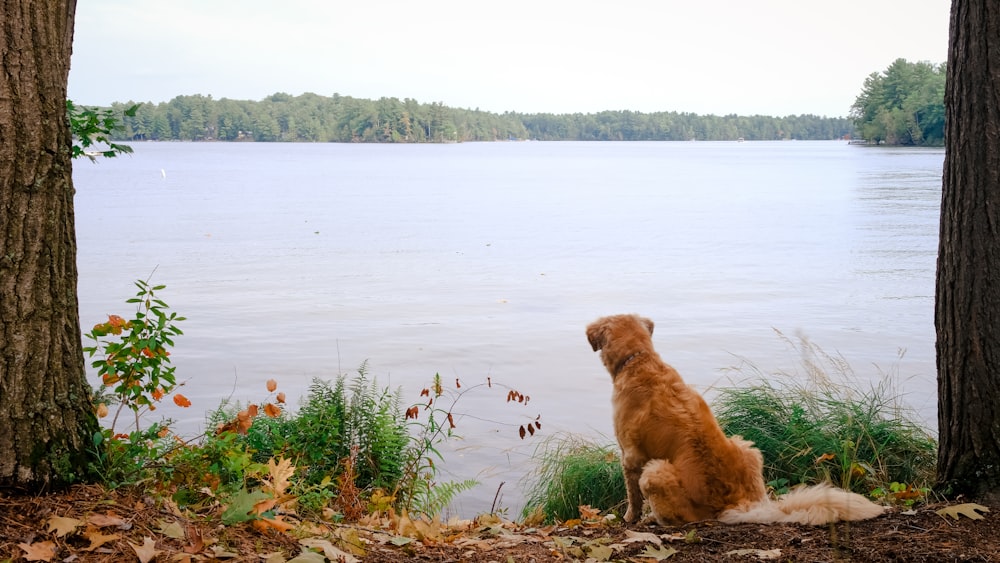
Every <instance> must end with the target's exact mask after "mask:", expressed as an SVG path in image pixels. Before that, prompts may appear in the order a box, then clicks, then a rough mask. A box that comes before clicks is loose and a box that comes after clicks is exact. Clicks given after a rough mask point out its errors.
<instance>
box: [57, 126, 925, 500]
mask: <svg viewBox="0 0 1000 563" xmlns="http://www.w3.org/2000/svg"><path fill="white" fill-rule="evenodd" d="M133 146H134V148H135V154H134V155H133V156H130V157H123V158H116V159H111V160H104V161H101V162H100V163H98V164H90V163H88V162H85V161H81V162H77V163H76V164H75V170H74V180H75V184H76V188H77V196H76V219H77V236H78V243H79V264H80V311H81V319H82V323H83V326H84V327H88V328H89V327H90V326H92V325H93V324H95V323H97V322H100V321H102V320H103V319H105V318H106V315H107V314H108V313H118V314H123V316H124V314H128V313H129V312H130V311H131V309H130V308H129V307H128V306H126V305H125V303H124V300H125V299H126V298H128V297H131V296H132V295H133V294H134V292H135V288H134V286H133V285H132V282H133V280H135V279H138V278H146V277H148V276H149V275H150V273H151V272H153V270H154V269H155V274H154V277H153V281H154V282H156V283H162V284H166V285H167V288H166V289H165V290H164V291H163V292H162V295H161V296H162V297H163V299H164V300H165V301H166V302H167V303H169V304H170V305H171V307H172V308H173V309H174V310H176V311H178V312H179V313H180V314H183V315H185V316H186V317H188V320H187V321H186V322H184V323H183V325H182V328H183V329H184V331H185V335H184V336H183V337H180V338H178V340H177V346H176V348H175V350H174V353H173V356H172V358H173V361H174V364H175V365H176V366H177V374H178V377H179V379H180V380H183V381H186V384H185V386H184V388H183V389H182V392H183V393H184V394H185V395H187V396H188V397H189V398H190V399H191V400H192V401H193V402H194V403H195V404H194V407H193V408H191V409H189V410H187V411H181V410H180V409H175V408H173V405H172V404H170V405H164V406H163V408H161V409H159V410H157V413H156V414H160V413H161V412H162V413H164V415H165V416H170V417H172V418H174V419H176V420H178V427H179V428H180V429H181V430H182V432H183V433H185V434H189V435H193V434H195V433H197V432H198V431H199V430H200V429H202V428H203V426H204V420H203V414H204V413H205V412H207V411H208V410H210V409H212V408H214V407H216V406H218V404H219V402H220V401H221V400H222V399H224V398H227V397H229V398H231V399H232V400H236V401H242V402H244V403H245V402H247V401H259V400H261V399H262V398H264V396H265V395H266V394H267V392H266V390H265V388H264V382H265V381H266V380H267V379H270V378H274V379H276V380H278V382H279V386H280V390H284V391H285V392H286V393H287V395H288V396H289V397H290V398H295V397H300V396H301V395H302V394H303V393H304V392H305V389H306V387H307V386H308V384H309V382H310V381H311V380H312V379H313V378H314V377H321V378H332V377H334V376H336V374H338V373H352V372H354V371H355V370H356V369H357V368H358V366H359V365H360V364H361V363H362V362H364V361H366V360H367V361H368V369H369V373H370V374H371V375H372V376H374V377H376V378H377V379H378V380H379V382H380V383H383V384H386V385H391V386H393V387H396V386H402V388H403V390H404V398H405V402H406V403H407V404H409V403H410V402H416V400H417V398H418V397H417V395H418V394H419V391H420V389H421V388H422V387H424V386H426V385H427V384H428V383H429V381H430V379H431V377H432V376H433V375H434V374H435V373H440V374H441V375H442V376H443V377H444V380H445V382H446V383H450V384H452V385H453V384H454V380H455V379H456V378H459V379H460V380H461V381H462V383H463V388H462V390H463V391H465V390H468V389H469V388H470V387H472V386H473V385H475V384H476V383H482V382H485V380H486V378H487V377H490V378H491V381H492V382H494V383H499V384H504V385H507V386H510V387H513V388H515V389H517V390H518V391H520V392H522V393H524V394H526V395H529V396H530V397H531V400H530V402H529V403H528V405H527V406H521V405H518V406H514V405H510V404H507V403H506V402H505V398H506V391H505V390H503V389H501V388H499V387H497V388H493V389H489V388H479V389H474V390H472V391H470V392H469V393H467V394H465V395H463V396H462V397H461V399H460V400H459V402H458V404H457V405H456V407H455V412H456V413H457V414H459V416H457V417H456V419H457V420H456V422H458V424H459V428H458V431H459V433H460V434H461V435H462V436H463V438H464V439H463V440H461V441H456V442H452V443H451V445H450V446H449V447H447V448H446V452H447V453H446V456H447V458H448V459H447V463H446V464H444V465H443V467H444V469H445V475H444V476H443V478H444V479H467V478H478V479H479V480H480V481H481V482H482V483H483V485H482V486H481V487H479V488H478V489H477V490H475V491H472V492H470V493H468V494H466V495H463V496H462V497H461V498H460V499H459V501H458V502H457V503H456V506H455V507H454V510H455V511H456V512H459V513H462V514H465V515H471V514H475V513H478V512H482V511H484V510H489V508H490V505H491V504H492V502H493V499H494V494H495V492H496V490H497V488H498V487H499V486H500V483H501V482H505V483H506V484H505V485H504V487H503V489H502V491H501V492H502V500H501V504H502V505H503V506H507V507H510V509H511V510H512V511H516V510H518V509H519V508H520V500H521V497H520V493H519V491H518V488H519V487H518V480H519V479H520V478H521V477H522V476H523V475H524V474H525V472H526V471H527V468H528V467H529V466H530V463H529V461H530V456H531V454H532V452H533V450H534V448H535V447H536V446H537V445H538V444H539V443H540V438H539V437H534V438H531V439H528V440H523V441H522V440H520V439H519V438H518V437H517V428H518V426H519V425H521V424H524V423H526V422H527V421H529V420H533V419H534V418H535V417H536V416H538V415H541V422H542V432H541V437H544V436H550V435H553V434H556V433H560V432H575V433H583V434H587V435H591V436H595V437H599V438H602V439H606V441H607V442H608V443H611V442H612V441H613V438H612V436H613V431H612V427H611V413H610V403H609V396H610V392H611V383H610V377H609V376H608V374H607V373H606V372H605V371H604V368H603V367H602V366H601V364H600V361H599V358H598V356H597V354H595V353H593V352H592V351H591V349H590V346H589V345H588V343H587V340H586V338H585V336H584V327H585V326H586V325H587V324H588V323H589V322H590V321H592V320H594V319H595V318H597V317H599V316H602V315H605V314H613V313H624V312H637V313H641V314H643V315H645V316H648V317H650V318H652V319H653V320H654V321H655V322H656V331H655V335H654V342H655V344H656V345H657V348H658V350H659V352H660V354H661V355H662V356H663V357H664V359H665V360H667V361H668V362H670V363H671V364H673V365H674V366H675V367H676V368H677V369H678V370H679V371H680V373H681V374H682V375H683V376H684V377H685V379H686V380H687V381H688V382H689V383H691V384H693V385H695V386H697V387H698V388H699V389H702V390H710V388H712V387H713V386H716V387H717V386H720V385H726V384H730V383H731V382H732V379H731V378H732V377H733V376H732V374H731V373H729V372H727V371H726V369H725V368H729V367H732V366H735V365H738V364H740V362H741V361H742V359H746V360H748V361H750V362H752V363H753V364H755V365H756V366H757V367H758V368H759V369H760V370H761V371H763V372H764V373H772V372H774V371H777V370H785V371H789V370H796V369H800V357H799V356H798V354H797V352H796V351H795V349H793V348H792V347H790V346H789V345H788V343H786V342H785V341H784V340H783V339H782V338H780V337H779V336H778V335H777V334H776V333H775V330H777V331H780V332H781V333H783V334H784V335H785V336H787V337H789V338H791V339H792V340H793V341H794V340H795V338H796V337H797V336H798V335H802V336H803V337H806V338H808V339H809V340H810V341H811V342H813V343H815V344H816V345H818V346H820V347H821V348H822V349H823V350H825V351H826V352H828V353H831V354H840V355H842V356H843V357H844V359H846V360H847V362H849V364H850V365H851V366H852V368H853V370H854V372H855V373H856V375H857V377H858V378H859V379H861V380H862V381H866V382H867V381H873V382H877V381H878V380H879V379H880V378H881V377H883V376H884V374H885V373H890V372H898V379H899V385H898V386H899V388H900V389H901V390H902V391H904V392H906V393H907V395H906V401H907V403H908V404H909V405H910V406H911V407H912V408H913V409H915V411H916V413H917V416H918V417H919V419H920V420H922V421H923V422H924V423H925V424H926V425H927V426H928V428H930V429H933V427H934V426H935V425H936V414H935V408H936V387H935V386H936V383H935V365H934V326H933V300H934V299H933V298H934V272H935V260H936V255H937V234H938V210H939V203H940V188H941V169H942V164H943V160H944V151H943V150H941V149H897V148H881V147H880V148H872V147H858V146H850V145H847V144H846V143H843V142H746V143H731V142H730V143H727V142H718V143H714V142H690V143H539V142H523V143H485V144H472V143H466V144H448V145H347V144H263V143H260V144H225V143H137V144H135V145H133ZM901 350H905V354H904V355H903V356H902V358H901V359H900V358H899V353H900V351H901ZM291 402H292V404H293V405H294V404H295V401H294V400H293V401H291Z"/></svg>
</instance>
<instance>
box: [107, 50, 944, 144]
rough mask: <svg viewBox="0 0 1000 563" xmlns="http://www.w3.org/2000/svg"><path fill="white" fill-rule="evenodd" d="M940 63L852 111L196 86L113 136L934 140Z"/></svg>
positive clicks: (939, 129)
mask: <svg viewBox="0 0 1000 563" xmlns="http://www.w3.org/2000/svg"><path fill="white" fill-rule="evenodd" d="M944 78H945V66H944V65H943V64H942V65H934V64H931V63H928V62H918V63H910V62H907V61H906V60H905V59H897V60H896V61H894V62H893V63H892V65H890V66H889V68H887V69H886V70H885V71H883V72H882V73H872V74H871V75H869V76H868V78H867V79H866V80H865V82H864V85H863V87H862V90H861V93H860V94H859V95H858V97H857V99H856V100H855V102H854V104H853V105H852V106H851V108H850V117H826V116H822V117H821V116H817V115H788V116H785V117H769V116H765V115H751V116H742V115H736V114H730V115H722V116H719V115H697V114H694V113H678V112H672V111H671V112H666V111H665V112H653V113H642V112H636V111H628V110H620V111H602V112H598V113H571V114H552V113H517V112H504V113H501V114H498V113H491V112H487V111H482V110H479V109H462V108H453V107H448V106H446V105H444V104H443V103H441V102H432V103H420V102H418V101H417V100H413V99H410V98H405V99H403V100H400V99H398V98H380V99H378V100H370V99H362V98H353V97H351V96H341V95H340V94H333V95H332V96H321V95H318V94H313V93H305V94H302V95H299V96H292V95H290V94H285V93H281V92H279V93H276V94H272V95H270V96H268V97H266V98H264V99H263V100H260V101H251V100H232V99H228V98H222V99H218V100H216V99H213V98H212V96H204V95H201V94H195V95H190V96H177V97H175V98H173V99H172V100H170V101H169V102H161V103H159V104H153V103H151V102H146V103H136V102H132V101H130V102H127V103H122V102H116V103H114V104H112V106H111V113H112V115H113V116H114V117H115V119H117V120H118V123H120V124H121V128H120V129H119V130H118V131H117V132H116V134H115V137H114V139H113V140H115V141H261V142H276V141H290V142H343V143H358V142H360V143H454V142H467V141H509V140H537V141H691V140H697V141H736V140H741V139H742V140H747V141H771V140H792V139H795V140H804V141H811V140H831V139H867V140H868V141H870V142H873V143H877V144H892V145H931V146H940V145H941V144H942V143H943V141H944Z"/></svg>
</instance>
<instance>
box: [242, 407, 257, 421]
mask: <svg viewBox="0 0 1000 563" xmlns="http://www.w3.org/2000/svg"><path fill="white" fill-rule="evenodd" d="M244 412H246V413H247V416H249V417H250V418H253V417H255V416H257V405H250V406H248V407H247V410H246V411H244Z"/></svg>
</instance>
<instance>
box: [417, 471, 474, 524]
mask: <svg viewBox="0 0 1000 563" xmlns="http://www.w3.org/2000/svg"><path fill="white" fill-rule="evenodd" d="M478 485H479V481H476V480H475V479H466V480H465V481H447V482H444V483H431V482H430V481H428V480H426V479H419V480H418V482H416V483H414V492H415V494H414V496H413V502H412V504H411V509H412V510H413V511H416V512H422V513H424V514H426V515H428V516H435V515H437V514H441V513H442V512H443V511H444V509H445V508H447V507H448V505H449V504H451V503H452V501H454V500H455V497H457V496H458V495H459V494H461V493H463V492H465V491H468V490H471V489H473V488H475V487H476V486H478Z"/></svg>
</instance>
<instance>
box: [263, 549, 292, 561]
mask: <svg viewBox="0 0 1000 563" xmlns="http://www.w3.org/2000/svg"><path fill="white" fill-rule="evenodd" d="M260 557H261V559H263V560H264V563H287V560H286V559H285V554H283V553H281V552H280V551H275V552H273V553H262V554H261V555H260Z"/></svg>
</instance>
